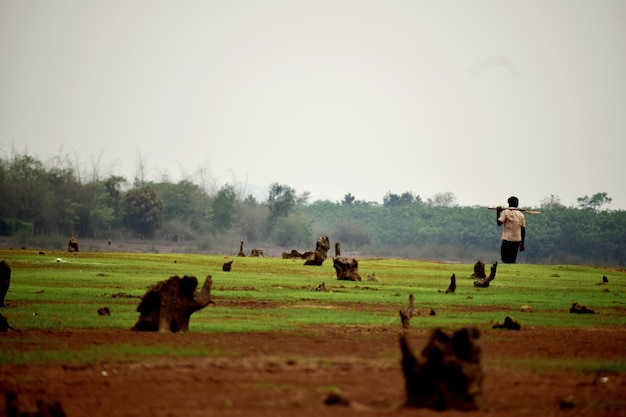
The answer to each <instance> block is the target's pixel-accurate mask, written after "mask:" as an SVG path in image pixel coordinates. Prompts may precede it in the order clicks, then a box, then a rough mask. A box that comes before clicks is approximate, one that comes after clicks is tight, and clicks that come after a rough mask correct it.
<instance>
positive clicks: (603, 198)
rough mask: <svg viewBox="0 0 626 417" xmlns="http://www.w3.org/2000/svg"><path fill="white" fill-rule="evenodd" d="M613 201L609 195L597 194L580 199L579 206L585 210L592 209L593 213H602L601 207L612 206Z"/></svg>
mask: <svg viewBox="0 0 626 417" xmlns="http://www.w3.org/2000/svg"><path fill="white" fill-rule="evenodd" d="M612 200H613V199H612V198H611V197H609V196H608V195H607V193H596V194H594V195H592V196H591V197H589V196H584V197H579V198H578V206H579V207H581V208H583V209H591V210H593V211H596V212H597V211H600V207H602V206H603V205H604V204H610V203H611V201H612Z"/></svg>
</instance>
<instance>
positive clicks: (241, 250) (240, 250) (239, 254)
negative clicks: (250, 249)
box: [237, 240, 246, 258]
mask: <svg viewBox="0 0 626 417" xmlns="http://www.w3.org/2000/svg"><path fill="white" fill-rule="evenodd" d="M237 256H241V257H243V258H245V257H246V254H245V253H244V252H243V240H242V241H241V244H240V245H239V253H238V254H237Z"/></svg>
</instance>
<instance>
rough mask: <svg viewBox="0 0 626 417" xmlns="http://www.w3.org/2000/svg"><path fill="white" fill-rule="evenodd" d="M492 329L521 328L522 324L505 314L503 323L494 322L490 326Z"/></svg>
mask: <svg viewBox="0 0 626 417" xmlns="http://www.w3.org/2000/svg"><path fill="white" fill-rule="evenodd" d="M492 328H493V329H507V330H521V329H522V325H521V324H519V322H518V321H517V320H515V319H514V318H513V317H511V316H506V317H505V318H504V323H496V324H494V325H493V326H492Z"/></svg>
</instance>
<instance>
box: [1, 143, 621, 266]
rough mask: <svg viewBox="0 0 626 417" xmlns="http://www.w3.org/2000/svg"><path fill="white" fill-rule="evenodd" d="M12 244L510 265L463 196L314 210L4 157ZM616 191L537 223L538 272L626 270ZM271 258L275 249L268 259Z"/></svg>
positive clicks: (489, 214)
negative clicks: (245, 250) (248, 248)
mask: <svg viewBox="0 0 626 417" xmlns="http://www.w3.org/2000/svg"><path fill="white" fill-rule="evenodd" d="M0 197H1V198H0V235H3V236H10V237H11V238H12V239H15V240H17V241H18V243H20V244H29V243H31V242H33V241H34V240H33V239H34V237H36V238H38V239H39V240H37V242H40V241H41V238H46V237H47V238H49V239H53V240H54V239H56V240H57V241H59V242H67V238H68V237H69V236H77V237H79V239H81V238H85V239H90V238H94V239H111V238H114V239H118V240H119V239H151V240H154V241H170V242H186V243H187V245H186V248H187V250H189V251H198V252H216V253H231V252H232V251H233V248H238V244H239V241H246V242H247V243H249V244H250V245H255V246H257V247H272V248H275V250H276V254H279V253H280V251H290V250H291V249H294V248H295V249H298V250H309V249H313V248H314V245H315V241H316V239H317V237H318V236H329V238H330V239H331V242H341V246H342V251H343V252H344V253H352V254H354V255H355V256H360V257H364V256H385V257H405V258H418V259H433V260H442V261H460V262H472V261H475V260H476V259H482V260H484V261H485V262H492V261H496V260H498V258H499V244H500V233H501V229H500V228H498V227H497V226H496V222H495V212H494V211H489V210H486V208H485V207H461V206H457V205H455V204H454V196H453V195H452V194H451V193H442V194H438V195H436V196H435V197H433V198H432V199H428V200H426V201H423V200H422V198H421V197H420V196H419V195H414V194H412V193H411V192H405V193H402V194H399V195H398V194H392V193H388V194H387V195H385V196H384V198H383V204H377V203H372V202H366V201H360V200H358V199H356V198H355V197H354V196H352V195H351V194H349V193H348V194H346V195H345V197H344V199H343V200H342V201H341V202H330V201H315V202H309V201H308V193H306V192H305V193H302V194H300V195H298V194H297V193H296V191H295V189H293V188H292V187H290V186H288V185H284V184H279V183H274V184H271V185H270V187H269V191H268V195H267V199H266V200H263V201H258V200H257V199H256V198H255V197H254V196H252V195H250V194H248V195H244V194H242V193H241V192H240V191H239V190H237V187H236V186H234V185H230V184H227V185H224V186H222V187H220V188H216V189H215V190H207V189H205V188H204V187H201V186H200V185H198V184H196V183H195V182H193V181H191V180H183V181H179V182H178V183H172V182H169V181H166V180H163V181H161V182H150V181H143V180H137V179H135V180H134V181H133V182H132V183H130V182H129V181H128V180H127V179H126V178H124V177H121V176H116V175H109V176H107V177H106V178H103V179H101V178H98V176H97V175H92V176H91V177H90V178H89V180H85V179H84V175H82V174H81V173H79V172H78V171H77V169H76V168H75V167H73V166H72V165H71V164H57V165H56V166H54V167H47V166H45V165H44V164H43V163H42V162H41V161H39V160H37V159H36V158H33V157H32V156H29V155H12V156H11V157H10V158H4V159H1V160H0ZM608 202H610V198H609V197H608V196H607V195H606V193H598V194H596V195H594V196H592V197H587V196H585V197H582V198H579V206H580V207H578V208H574V207H564V206H562V205H561V204H560V202H559V199H558V197H555V196H550V197H549V198H546V200H544V202H542V207H541V209H543V210H544V213H543V214H541V215H527V216H526V218H527V222H528V229H527V242H526V247H527V250H526V252H524V253H523V254H521V256H520V261H522V262H527V263H587V264H597V265H606V266H624V265H626V247H625V244H624V242H626V212H624V211H621V210H620V211H601V210H600V208H601V206H602V204H605V203H608ZM266 253H268V251H266Z"/></svg>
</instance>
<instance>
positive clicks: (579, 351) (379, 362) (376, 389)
mask: <svg viewBox="0 0 626 417" xmlns="http://www.w3.org/2000/svg"><path fill="white" fill-rule="evenodd" d="M481 332H482V338H481V340H482V346H483V356H482V358H483V359H482V364H483V371H484V384H483V392H484V397H485V401H484V406H483V408H482V409H481V410H479V411H475V412H455V411H453V412H446V413H445V415H446V416H457V415H458V416H461V415H462V416H472V415H481V416H482V415H493V416H532V417H539V416H541V417H545V416H619V415H626V399H624V396H625V394H626V377H625V375H624V374H621V373H614V372H608V371H597V370H593V371H585V370H582V369H579V370H577V371H574V370H567V369H565V368H564V367H563V366H559V365H564V364H565V363H572V362H575V361H579V362H578V363H580V360H583V359H584V360H585V361H583V362H585V363H587V364H589V363H592V361H594V360H595V361H596V362H595V363H596V364H597V363H598V362H599V361H600V360H602V361H604V362H607V361H610V362H611V363H622V364H623V363H624V361H626V329H596V330H594V329H586V330H578V329H577V330H572V329H533V328H522V330H521V331H507V330H493V329H490V328H484V329H481ZM398 333H399V329H398V327H397V326H389V327H357V326H355V327H352V326H346V327H316V328H309V329H306V330H304V331H300V332H298V333H295V332H293V333H284V332H272V333H252V334H250V333H246V334H208V333H187V334H158V333H137V332H131V331H123V330H117V331H101V330H77V331H61V332H48V331H22V332H13V333H5V334H0V337H10V338H11V339H12V340H14V343H15V345H16V347H19V348H20V349H21V350H24V351H27V350H33V349H54V348H59V347H68V348H72V349H76V348H92V347H94V346H98V345H115V344H119V345H144V346H145V345H148V346H150V345H154V346H157V345H168V346H176V347H180V348H181V349H183V348H201V349H203V351H206V352H213V354H211V355H208V356H203V357H197V356H194V357H176V358H171V357H163V356H160V357H158V358H155V359H146V360H142V361H140V362H126V363H119V362H104V363H94V364H90V365H77V364H72V363H64V364H54V365H37V366H28V367H26V366H14V365H11V366H8V365H4V366H1V367H0V391H6V390H14V391H16V392H18V394H19V397H20V400H21V405H22V408H23V409H24V411H34V409H35V402H36V401H37V400H38V399H43V400H57V401H59V402H60V403H61V404H62V405H63V408H64V409H65V411H66V413H67V415H68V416H92V417H98V416H176V417H190V416H260V417H264V416H268V417H269V416H295V415H297V416H305V417H307V416H311V417H313V416H315V417H317V416H320V415H329V416H356V415H363V411H359V410H355V409H353V408H348V407H342V406H326V405H324V399H325V398H326V395H327V393H328V392H330V391H331V390H335V391H340V392H341V393H342V394H343V395H344V396H346V397H349V398H351V399H353V400H356V401H359V402H361V403H364V404H366V405H369V406H372V407H378V408H388V407H391V406H393V405H394V404H397V403H399V402H401V401H402V399H403V389H404V381H403V377H402V373H401V370H400V366H399V359H400V350H399V347H398ZM428 335H429V332H428V331H426V330H418V329H410V330H409V331H408V338H409V341H410V343H411V346H412V348H413V349H414V350H415V351H419V350H420V349H421V348H422V347H423V345H424V344H425V343H426V339H427V338H428ZM33 340H35V341H36V343H33ZM0 355H1V353H0ZM4 412H5V405H4V400H3V398H0V415H4V414H1V413H4ZM369 415H389V416H409V415H411V416H416V415H419V416H435V415H437V416H440V415H441V413H439V412H435V411H430V410H415V409H399V410H395V411H374V412H372V413H369Z"/></svg>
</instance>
